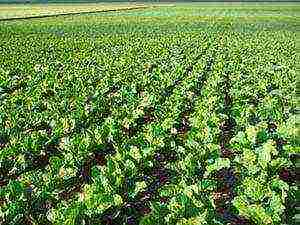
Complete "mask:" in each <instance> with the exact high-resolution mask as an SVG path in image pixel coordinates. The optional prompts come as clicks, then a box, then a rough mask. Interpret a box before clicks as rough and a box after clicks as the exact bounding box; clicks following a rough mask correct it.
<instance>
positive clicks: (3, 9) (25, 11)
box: [0, 3, 145, 20]
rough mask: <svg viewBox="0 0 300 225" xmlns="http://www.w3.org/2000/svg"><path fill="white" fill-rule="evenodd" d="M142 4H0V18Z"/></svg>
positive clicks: (67, 12)
mask: <svg viewBox="0 0 300 225" xmlns="http://www.w3.org/2000/svg"><path fill="white" fill-rule="evenodd" d="M143 7H145V6H143V5H142V4H126V3H119V4H111V3H108V4H105V3H102V4H87V3H86V4H34V5H31V4H27V5H26V4H24V5H23V4H15V5H12V4H7V5H5V4H0V20H8V19H16V18H32V17H48V16H55V15H68V14H77V13H91V12H101V11H115V10H126V9H132V8H143Z"/></svg>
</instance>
